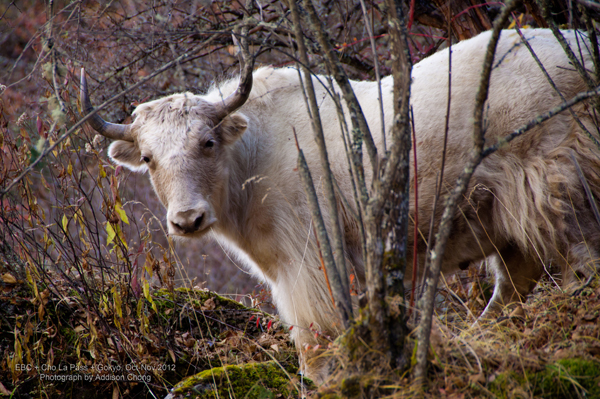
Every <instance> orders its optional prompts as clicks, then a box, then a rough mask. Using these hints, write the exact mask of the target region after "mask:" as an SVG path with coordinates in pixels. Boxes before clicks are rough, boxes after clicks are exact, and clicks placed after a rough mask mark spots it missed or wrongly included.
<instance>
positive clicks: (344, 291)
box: [290, 0, 352, 328]
mask: <svg viewBox="0 0 600 399" xmlns="http://www.w3.org/2000/svg"><path fill="white" fill-rule="evenodd" d="M290 9H291V10H292V18H293V20H294V31H295V34H296V42H297V43H298V50H299V52H300V60H301V61H302V69H303V71H304V86H305V88H306V91H307V93H306V94H307V96H308V99H307V100H308V105H309V109H310V116H311V124H312V128H313V132H314V135H315V140H316V142H317V147H318V148H319V156H320V159H321V168H322V170H323V177H324V180H325V190H324V191H325V196H326V199H327V203H328V205H329V212H330V214H331V217H332V219H333V223H332V226H331V234H332V239H333V243H334V248H335V252H334V255H335V263H334V264H333V268H331V269H330V270H327V272H328V275H330V277H331V280H332V281H333V286H334V291H335V295H334V296H335V300H336V304H337V305H338V309H339V311H340V316H341V318H342V325H343V327H344V328H346V327H347V326H348V321H349V320H350V319H352V300H351V299H350V283H349V279H348V274H347V268H346V259H345V251H344V243H343V241H342V239H343V234H342V231H341V229H340V221H339V212H338V205H337V200H336V197H335V191H334V186H333V174H332V172H331V167H330V165H329V156H328V155H327V145H326V143H325V136H324V134H323V126H322V125H321V116H320V114H319V106H318V104H317V97H316V95H315V89H314V86H313V81H312V76H311V73H310V70H309V69H308V67H307V65H308V55H307V52H306V47H305V46H304V35H303V33H302V27H301V25H300V16H299V14H298V9H297V7H296V4H295V2H294V1H293V0H292V1H290ZM300 153H301V152H300ZM301 158H302V159H303V158H304V156H303V155H302V157H300V156H299V158H298V162H299V166H301V167H304V165H303V164H302V165H300V162H301V161H300V159H301ZM304 163H305V161H304ZM306 169H307V170H306V171H302V174H303V176H304V175H307V176H308V177H306V176H304V177H303V181H304V184H305V190H306V189H307V188H308V187H307V185H308V183H309V182H310V184H312V179H311V178H310V174H309V172H308V166H307V165H306ZM308 189H310V188H308ZM312 190H314V187H312ZM307 195H308V192H307ZM311 195H312V194H311ZM315 195H316V194H315ZM314 200H315V201H318V200H317V199H316V197H315V199H314ZM312 208H313V218H315V216H316V214H315V213H314V211H316V210H317V208H318V203H317V204H316V206H315V205H312ZM315 225H316V226H317V230H320V229H321V227H322V228H323V231H319V241H320V242H321V243H323V251H324V252H327V251H331V248H328V247H327V246H328V245H329V241H323V238H322V236H323V235H325V236H326V235H327V232H326V231H325V230H324V229H325V226H324V225H323V226H320V225H319V224H318V223H317V221H316V220H315ZM326 266H328V267H327V268H328V269H329V266H331V264H327V265H326ZM336 268H337V270H336Z"/></svg>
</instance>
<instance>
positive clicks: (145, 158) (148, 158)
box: [140, 155, 150, 163]
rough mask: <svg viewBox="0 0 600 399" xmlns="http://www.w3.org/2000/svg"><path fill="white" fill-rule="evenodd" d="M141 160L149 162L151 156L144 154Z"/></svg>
mask: <svg viewBox="0 0 600 399" xmlns="http://www.w3.org/2000/svg"><path fill="white" fill-rule="evenodd" d="M140 161H144V162H146V163H148V162H150V157H147V156H145V155H142V158H140Z"/></svg>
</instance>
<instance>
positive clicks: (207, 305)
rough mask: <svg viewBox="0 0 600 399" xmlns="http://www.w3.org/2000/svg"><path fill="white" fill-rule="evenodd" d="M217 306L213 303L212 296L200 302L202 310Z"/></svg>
mask: <svg viewBox="0 0 600 399" xmlns="http://www.w3.org/2000/svg"><path fill="white" fill-rule="evenodd" d="M216 307H217V305H215V300H214V298H208V299H207V300H206V301H204V303H203V304H202V308H201V309H202V310H214V309H215V308H216Z"/></svg>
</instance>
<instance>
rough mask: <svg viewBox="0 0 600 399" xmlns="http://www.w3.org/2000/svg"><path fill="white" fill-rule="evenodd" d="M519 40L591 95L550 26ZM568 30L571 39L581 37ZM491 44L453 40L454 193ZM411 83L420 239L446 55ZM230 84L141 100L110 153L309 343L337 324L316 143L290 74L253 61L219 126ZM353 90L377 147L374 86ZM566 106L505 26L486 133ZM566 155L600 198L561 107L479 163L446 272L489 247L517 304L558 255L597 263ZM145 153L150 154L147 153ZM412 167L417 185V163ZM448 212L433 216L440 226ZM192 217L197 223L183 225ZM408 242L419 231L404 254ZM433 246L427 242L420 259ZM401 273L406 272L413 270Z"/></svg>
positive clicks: (438, 147)
mask: <svg viewBox="0 0 600 399" xmlns="http://www.w3.org/2000/svg"><path fill="white" fill-rule="evenodd" d="M525 34H526V36H527V38H528V41H529V43H530V44H531V46H532V47H533V49H534V51H535V52H536V54H537V55H538V57H539V58H540V59H541V61H542V62H543V64H544V65H545V67H546V69H547V70H548V72H549V73H550V75H551V76H552V78H553V79H554V82H555V83H556V85H557V86H558V88H559V89H560V90H561V92H562V94H563V95H564V97H565V98H567V99H569V98H571V97H572V96H574V95H575V94H576V93H578V92H580V91H583V90H585V89H586V87H585V86H584V84H583V82H582V80H581V79H580V77H579V76H578V74H577V72H575V71H574V70H573V68H572V66H571V65H570V64H569V62H568V60H567V57H566V56H565V54H564V53H563V51H562V49H561V47H560V45H559V44H558V42H557V41H556V40H555V39H554V37H553V35H552V34H551V33H550V32H549V31H548V30H529V31H525ZM564 34H565V36H566V37H567V39H568V40H569V42H570V43H571V45H572V46H573V47H575V48H576V46H577V44H576V40H575V33H574V32H564ZM489 38H490V33H489V32H487V33H483V34H481V35H479V36H477V37H475V38H473V39H470V40H467V41H463V42H461V43H458V44H457V45H455V46H453V51H452V65H453V70H452V99H451V101H452V102H451V115H450V130H449V137H448V147H447V164H446V170H445V174H444V182H443V183H442V184H443V188H444V190H445V193H447V192H448V190H450V188H451V187H452V186H453V184H454V182H455V181H456V178H457V176H458V175H459V173H460V172H461V171H462V169H463V166H464V164H465V163H466V159H467V157H468V153H469V150H470V149H471V147H472V136H471V134H472V116H473V107H474V102H475V94H476V90H477V86H478V82H479V76H480V71H481V68H482V66H481V64H482V60H483V57H484V53H485V50H486V46H487V43H488V41H489ZM580 43H582V44H583V48H582V49H581V54H583V62H584V63H585V66H586V68H588V69H591V68H592V63H591V61H590V56H589V51H588V48H589V42H588V41H587V40H583V39H582V38H580ZM575 53H577V54H579V53H580V52H579V51H575ZM412 77H413V84H412V98H411V102H412V106H413V107H414V118H415V121H414V123H415V129H416V136H417V140H416V141H417V143H416V145H417V151H418V159H419V175H418V177H417V178H418V179H419V188H420V193H419V220H421V221H422V224H421V225H420V226H419V227H420V229H421V232H422V234H423V236H424V237H427V235H428V229H429V220H430V218H431V216H432V215H431V213H432V209H433V199H434V194H435V187H436V184H435V180H436V176H437V174H438V171H439V168H440V159H441V152H442V142H443V134H444V124H445V117H446V103H447V85H448V50H445V51H441V52H439V53H437V54H435V55H433V56H431V57H429V58H427V59H425V60H423V61H421V62H420V63H418V64H417V65H415V66H414V69H413V75H412ZM317 80H319V81H317ZM324 81H325V79H324V78H323V77H319V78H316V79H315V87H316V90H317V96H318V101H319V104H320V112H321V117H322V120H323V126H324V130H325V137H326V141H327V148H328V151H329V158H330V160H331V163H332V165H331V166H332V169H333V172H334V174H335V176H336V178H337V180H338V182H339V186H340V188H341V191H342V192H343V193H344V194H345V195H346V197H347V198H348V199H350V200H351V198H352V194H351V193H352V189H351V184H350V178H349V175H348V165H347V162H346V159H347V158H346V155H345V153H344V146H343V144H342V138H341V135H340V134H341V133H340V126H339V121H338V115H337V113H336V111H335V108H334V104H333V102H332V100H331V98H330V96H329V95H328V93H327V91H326V90H325V89H324V87H323V85H322V84H321V82H324ZM237 84H238V83H237V80H236V79H234V80H231V81H228V82H225V83H223V84H220V85H218V86H215V87H214V88H212V89H211V90H210V92H209V93H207V94H206V95H201V96H198V95H194V94H192V93H183V94H175V95H172V96H169V97H165V98H162V99H159V100H155V101H151V102H148V103H145V104H142V105H140V106H139V107H138V109H137V110H136V111H135V115H136V119H135V122H134V123H133V134H134V137H135V141H134V142H133V143H130V142H124V141H117V142H115V143H113V144H112V145H111V147H110V151H109V154H110V156H111V158H112V159H113V160H114V161H115V162H117V163H119V164H122V165H125V166H127V167H129V168H131V169H132V170H137V171H144V170H149V172H150V177H151V179H152V182H153V184H154V187H155V189H156V192H157V194H158V196H159V197H160V199H161V201H162V203H163V204H164V205H165V207H166V208H167V220H168V224H169V231H170V232H171V234H174V235H182V236H186V237H191V238H195V237H198V236H201V235H203V234H205V233H211V234H213V235H214V237H215V238H216V239H218V240H220V241H222V242H225V243H226V244H227V247H228V248H231V249H233V250H234V251H236V252H238V253H239V254H240V258H241V259H243V260H244V262H245V263H246V264H247V265H248V267H249V269H250V270H252V271H253V273H254V274H255V275H258V276H260V278H263V279H265V280H266V281H268V282H269V284H270V285H271V288H272V291H273V297H274V300H275V303H276V305H277V308H278V310H279V312H280V315H281V318H282V319H283V320H284V321H285V322H287V323H289V324H291V325H294V326H296V327H295V328H294V329H293V331H292V334H293V336H294V338H295V340H296V343H297V345H298V348H302V346H303V344H305V343H310V342H313V334H312V333H311V332H310V331H309V326H310V325H311V324H312V325H313V328H316V329H318V330H321V331H324V332H325V333H327V334H329V335H331V336H335V335H336V334H337V333H338V327H339V324H338V322H337V319H336V316H335V315H336V312H335V310H334V309H333V307H332V301H331V298H330V297H329V293H328V290H327V287H326V284H325V280H324V276H323V272H322V271H321V270H320V260H319V256H318V252H317V249H316V243H315V238H314V235H313V229H312V225H311V214H310V212H309V210H308V206H307V203H306V197H305V194H304V191H303V189H302V185H301V184H300V182H299V177H298V173H297V170H296V162H297V157H298V153H297V150H296V145H295V142H294V137H293V129H295V131H296V133H297V135H298V141H299V143H300V146H301V147H302V149H303V151H304V153H305V156H306V158H307V160H308V163H309V166H310V168H311V171H312V174H313V179H314V180H315V182H316V184H317V190H318V191H319V193H320V194H321V183H320V182H321V180H320V179H321V176H322V171H321V167H320V164H319V161H318V159H319V158H318V151H317V147H316V144H315V141H314V139H313V133H312V129H311V124H310V121H309V119H308V115H307V112H306V106H305V101H304V97H303V94H302V90H301V87H300V85H299V74H298V71H297V70H295V69H273V68H260V69H258V70H257V71H255V73H254V86H253V89H252V93H251V95H250V98H249V100H248V101H247V102H246V104H245V105H244V106H243V107H242V108H241V109H239V111H238V112H237V113H235V114H233V115H230V116H229V117H227V118H225V120H223V121H218V120H215V118H214V104H215V103H218V102H219V101H221V100H222V98H224V97H226V96H228V95H229V94H231V93H232V92H233V91H234V90H235V88H236V87H237ZM381 84H382V91H383V96H384V98H383V103H384V105H385V109H384V112H385V115H386V118H387V120H386V122H385V126H386V127H389V125H390V122H391V116H392V115H393V104H392V79H391V77H388V78H385V79H383V80H382V82H381ZM352 85H353V88H354V90H355V93H356V96H357V97H358V99H359V101H360V103H361V106H362V109H363V112H364V113H365V115H366V117H367V120H368V123H369V126H370V128H371V132H373V135H374V139H375V143H376V144H377V146H378V147H379V148H381V142H382V137H381V133H380V132H381V128H380V126H381V125H380V123H381V121H380V117H379V115H380V113H379V109H378V105H379V103H378V99H377V96H378V91H377V86H376V83H373V82H353V83H352ZM560 102H561V100H560V97H559V96H558V95H557V93H556V92H555V91H554V90H553V89H552V87H551V86H550V84H549V83H548V82H547V80H546V78H545V77H544V76H543V74H542V72H541V71H540V69H539V68H538V66H537V65H536V64H535V62H534V60H533V58H532V56H531V55H530V53H529V51H528V50H527V49H526V48H525V46H524V45H523V44H522V43H521V39H520V38H519V36H518V35H517V34H516V33H515V32H513V31H504V32H503V33H502V37H501V40H500V43H499V45H498V50H497V55H496V61H495V68H494V70H493V72H492V76H491V84H490V94H489V99H488V101H487V105H486V108H485V110H486V111H485V112H486V121H485V123H486V143H487V144H492V143H495V142H496V141H497V140H498V139H499V138H501V137H503V136H505V135H506V134H508V133H510V132H511V131H512V130H514V129H516V128H518V127H519V126H521V125H523V124H524V123H525V122H527V121H529V120H530V119H532V118H534V117H535V116H537V115H539V114H542V113H544V112H546V111H548V110H549V109H551V108H552V107H554V106H556V105H557V104H559V103H560ZM575 112H576V113H577V114H578V115H579V116H580V118H581V120H582V121H583V123H584V124H585V125H586V126H587V128H588V129H589V131H590V132H592V134H594V135H596V137H597V136H598V131H597V130H596V127H594V126H593V123H592V121H591V118H590V116H589V110H588V105H581V106H578V107H577V108H576V109H575ZM348 123H350V122H348ZM571 151H573V152H574V154H575V156H576V158H577V159H578V161H579V163H580V164H581V166H582V168H583V169H584V171H585V175H586V178H587V180H588V183H589V185H590V186H591V187H592V191H593V192H594V195H595V196H596V198H600V174H599V171H600V151H599V149H598V148H597V147H596V146H595V145H594V144H592V142H591V141H590V139H589V138H588V136H587V135H586V133H584V132H582V131H581V129H580V128H579V126H578V125H577V124H576V123H575V122H574V120H573V118H572V116H571V115H570V114H569V113H568V112H564V113H562V114H560V115H558V116H556V117H554V118H553V119H551V120H549V121H547V122H545V123H544V124H542V125H540V126H538V127H537V128H535V129H533V130H532V131H530V132H528V133H527V134H526V135H524V136H523V137H521V138H519V139H516V140H514V141H513V142H512V143H511V144H510V145H508V146H507V147H505V148H503V149H501V150H500V151H498V152H497V153H496V154H494V155H492V156H490V157H488V158H487V159H486V160H484V162H483V163H482V164H481V165H480V167H479V168H478V169H477V170H476V172H475V174H474V176H473V179H472V181H471V184H470V187H469V190H468V196H467V197H466V198H464V199H463V201H462V202H461V204H460V209H459V212H457V214H456V215H455V224H454V226H455V227H454V231H453V234H452V237H451V239H450V241H449V244H448V249H447V251H446V255H445V258H444V265H443V271H444V272H445V273H450V272H453V271H456V270H458V269H459V267H463V266H466V265H468V264H469V263H471V262H475V261H479V260H482V259H484V258H486V257H490V256H491V257H492V258H493V262H492V264H493V272H494V274H495V276H496V289H495V293H494V297H493V299H492V302H491V303H492V305H500V304H505V303H508V302H511V301H515V300H522V299H523V298H524V297H525V296H526V295H527V294H528V293H529V292H530V291H531V289H532V288H533V287H534V285H535V283H536V281H537V280H538V279H539V278H540V276H541V274H542V272H543V270H544V268H545V267H546V266H548V265H549V264H550V263H555V264H558V265H561V267H562V270H563V277H564V280H565V281H566V282H571V281H574V280H576V277H578V276H580V275H581V274H586V275H587V274H589V272H590V271H594V270H595V268H596V262H597V261H598V255H599V251H600V229H599V226H598V225H597V223H596V221H595V220H594V218H593V215H592V213H591V209H590V203H589V200H588V198H587V197H586V196H585V194H584V192H583V190H582V186H581V183H580V179H579V178H578V176H577V174H576V172H575V168H574V166H573V164H572V161H571V159H570V153H571ZM142 157H144V158H145V159H146V160H148V162H147V163H146V162H144V161H141V160H140V158H142ZM411 167H412V165H411ZM411 175H412V178H413V182H412V186H411V187H414V174H412V170H411ZM367 178H369V179H370V175H367ZM412 198H413V196H412V195H411V212H412V213H414V211H415V210H414V204H413V203H412ZM350 202H352V201H350ZM324 203H325V202H324V201H321V204H324ZM441 208H442V207H439V208H438V212H437V214H436V215H435V220H437V221H439V219H440V216H441V211H442V209H441ZM324 214H325V215H324V216H325V220H326V223H327V225H328V226H331V217H329V215H328V213H327V211H326V210H325V211H324ZM341 220H343V223H344V226H343V229H342V231H344V232H345V245H346V256H347V260H348V263H347V264H348V265H349V267H350V268H351V270H350V271H349V272H350V273H351V274H354V275H355V276H356V281H357V282H358V284H359V285H360V286H361V288H362V287H363V284H364V267H363V262H362V259H361V248H360V242H359V239H358V231H357V226H356V223H355V221H353V220H352V219H351V218H350V217H348V214H344V215H342V218H341ZM194 223H196V224H197V226H195V227H197V229H196V230H192V229H191V228H190V227H189V226H190V225H191V224H194ZM185 229H187V230H186V231H183V232H182V230H185ZM410 231H412V229H411V230H410ZM413 239H414V237H412V235H411V237H410V239H409V241H410V242H409V248H411V249H412V240H413ZM425 248H426V246H425V243H424V242H423V241H422V240H419V254H418V255H419V258H420V259H421V260H422V258H423V256H422V255H423V253H424V251H425ZM411 256H412V254H411ZM407 274H408V276H407V281H410V271H408V273H407Z"/></svg>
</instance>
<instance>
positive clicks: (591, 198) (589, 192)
mask: <svg viewBox="0 0 600 399" xmlns="http://www.w3.org/2000/svg"><path fill="white" fill-rule="evenodd" d="M571 159H572V160H573V164H574V165H575V170H576V171H577V175H578V176H579V180H581V185H582V186H583V190H584V191H585V194H586V195H587V197H588V201H589V202H590V207H591V208H592V213H593V214H594V216H595V217H596V221H597V222H598V226H599V227H600V212H598V205H597V204H596V200H595V199H594V194H592V190H591V189H590V186H589V184H588V182H587V180H586V179H585V175H584V174H583V171H582V170H581V166H579V162H577V158H576V157H575V152H574V151H573V150H571Z"/></svg>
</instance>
